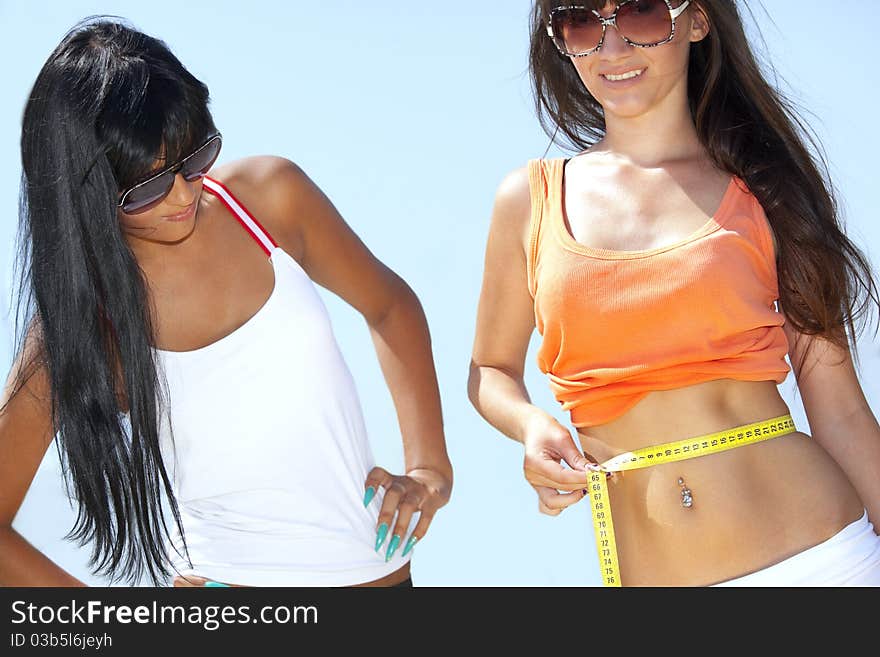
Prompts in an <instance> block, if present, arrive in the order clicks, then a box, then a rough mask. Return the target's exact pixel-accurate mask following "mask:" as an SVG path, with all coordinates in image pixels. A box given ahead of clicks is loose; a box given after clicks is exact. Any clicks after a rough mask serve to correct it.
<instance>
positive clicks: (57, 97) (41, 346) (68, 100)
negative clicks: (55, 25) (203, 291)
mask: <svg viewBox="0 0 880 657" xmlns="http://www.w3.org/2000/svg"><path fill="white" fill-rule="evenodd" d="M213 132H215V127H214V122H213V119H212V117H211V114H210V112H209V110H208V88H207V87H206V86H205V85H204V84H203V83H202V82H200V81H199V80H197V79H196V78H195V77H193V76H192V75H191V74H190V73H189V72H188V71H187V70H186V69H185V68H184V66H183V65H182V64H181V63H180V62H179V61H178V60H177V58H176V57H175V56H174V55H173V54H172V53H171V51H170V50H169V49H168V47H167V46H166V45H165V44H164V43H163V42H162V41H159V40H158V39H155V38H153V37H150V36H147V35H146V34H143V33H141V32H139V31H137V30H135V29H133V28H131V27H130V26H128V25H126V24H125V22H124V21H123V20H120V19H116V18H114V17H92V18H89V19H86V20H84V21H82V22H80V23H78V24H77V25H75V26H74V27H73V29H72V30H71V31H70V32H68V33H67V35H66V36H65V37H64V38H63V40H62V41H61V43H60V44H59V45H58V47H57V48H56V49H55V51H54V52H53V53H52V54H51V55H50V56H49V59H48V60H47V61H46V63H45V65H44V66H43V68H42V70H41V71H40V73H39V75H38V77H37V80H36V82H35V84H34V87H33V89H32V91H31V94H30V97H29V98H28V101H27V104H26V106H25V110H24V118H23V125H22V133H21V155H22V166H23V174H22V182H21V196H20V211H19V215H20V226H19V258H18V267H19V268H20V279H19V280H20V283H19V295H18V308H17V312H16V325H17V328H18V331H17V338H16V342H17V345H18V346H17V349H16V350H17V351H21V349H22V346H23V345H24V344H25V342H26V341H27V340H28V339H30V337H34V339H36V340H38V348H37V349H35V350H34V354H35V356H34V357H33V358H32V359H30V362H28V363H26V364H25V366H24V367H22V368H21V369H20V371H19V374H18V376H17V381H18V383H17V386H20V385H22V384H23V383H24V382H25V380H26V379H27V378H28V377H29V376H30V375H32V374H33V372H34V371H35V370H36V369H37V368H38V367H44V368H45V370H46V371H47V373H48V378H49V381H50V383H51V408H52V422H53V429H54V431H55V434H56V438H57V442H56V445H57V448H58V453H59V456H60V458H61V462H62V468H63V472H64V477H65V482H66V483H67V485H68V489H69V491H70V494H71V496H72V497H74V498H75V499H76V501H77V503H78V513H77V518H76V523H75V525H74V527H73V528H72V529H71V530H70V532H69V533H68V535H67V538H70V539H74V540H77V541H79V543H80V545H86V544H88V543H91V544H92V553H91V560H90V563H89V565H90V566H91V567H92V569H93V571H94V572H95V573H96V574H101V575H104V576H106V577H108V578H110V579H111V580H120V579H125V580H127V581H129V582H130V583H136V582H138V581H140V580H142V578H144V577H145V576H146V577H149V579H150V580H152V582H153V583H154V584H159V583H161V582H162V581H163V580H164V579H166V578H167V577H168V576H169V574H170V563H171V560H170V558H169V557H170V552H169V546H170V544H171V541H170V540H168V539H169V527H168V523H167V522H166V518H167V512H166V511H165V510H163V501H166V502H168V504H169V507H170V511H171V514H172V515H173V518H174V522H175V523H176V525H177V529H178V530H179V532H180V535H181V536H183V528H182V526H181V522H180V513H179V510H178V506H177V502H176V500H175V498H174V495H173V492H172V485H171V482H170V479H169V475H168V473H167V472H166V469H165V467H164V465H163V460H162V456H161V453H160V443H159V430H158V424H159V422H160V421H161V420H162V413H163V412H164V408H165V401H164V400H163V394H162V393H164V392H165V384H164V377H162V376H161V373H160V372H159V371H158V370H157V368H156V362H155V360H154V354H153V352H152V347H153V346H154V345H155V340H154V330H153V323H152V310H151V302H150V295H149V287H148V283H147V280H146V278H145V276H144V274H143V271H142V270H141V268H140V267H139V266H138V263H137V261H136V259H135V257H134V255H133V253H132V251H131V249H130V248H129V246H128V244H127V242H126V241H125V239H124V238H123V233H122V230H121V227H120V225H119V221H118V218H117V209H116V204H117V199H118V194H119V190H120V189H122V188H124V187H126V186H128V185H131V184H133V183H135V182H136V181H137V180H138V179H139V178H141V177H143V176H144V175H145V174H147V173H148V172H150V170H151V169H152V168H153V166H154V163H155V161H156V160H157V158H158V157H159V156H160V155H161V156H164V158H165V159H166V161H175V160H176V159H179V158H180V157H182V156H183V155H184V154H186V153H187V152H189V151H191V150H193V149H194V148H195V147H196V146H197V145H198V144H199V143H200V142H201V141H203V140H204V139H205V138H207V136H209V135H210V134H211V133H213ZM22 318H23V321H22ZM183 550H184V551H185V550H186V544H185V540H184V542H183Z"/></svg>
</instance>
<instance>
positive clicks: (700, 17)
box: [690, 3, 709, 42]
mask: <svg viewBox="0 0 880 657" xmlns="http://www.w3.org/2000/svg"><path fill="white" fill-rule="evenodd" d="M693 8H694V10H693V12H691V32H690V41H692V42H696V41H702V40H703V39H705V38H706V37H707V36H708V35H709V18H708V16H706V12H705V11H704V10H703V8H702V7H701V6H700V5H698V4H697V3H694V5H693Z"/></svg>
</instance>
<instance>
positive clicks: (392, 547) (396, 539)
mask: <svg viewBox="0 0 880 657" xmlns="http://www.w3.org/2000/svg"><path fill="white" fill-rule="evenodd" d="M399 545H400V536H399V535H398V534H395V535H394V536H392V537H391V542H390V543H389V544H388V551H387V552H386V553H385V561H391V557H393V556H394V553H395V552H397V546H399Z"/></svg>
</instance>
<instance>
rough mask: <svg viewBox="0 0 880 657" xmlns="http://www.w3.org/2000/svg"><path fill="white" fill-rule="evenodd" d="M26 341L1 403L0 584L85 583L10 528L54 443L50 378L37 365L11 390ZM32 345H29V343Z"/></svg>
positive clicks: (27, 353) (25, 354) (27, 351)
mask: <svg viewBox="0 0 880 657" xmlns="http://www.w3.org/2000/svg"><path fill="white" fill-rule="evenodd" d="M33 342H34V341H33V340H32V339H31V340H27V341H26V343H25V348H24V349H23V350H22V354H21V355H20V356H19V357H18V358H17V359H16V361H15V362H14V363H13V365H12V368H11V370H10V374H9V377H8V380H7V382H6V387H5V389H4V391H3V398H2V401H0V586H85V584H83V583H82V582H81V581H79V580H78V579H76V578H75V577H73V576H72V575H70V574H69V573H67V572H65V571H64V570H63V569H62V568H60V567H59V566H57V565H56V564H55V563H53V562H52V561H51V560H50V559H49V558H48V557H47V556H46V555H44V554H43V553H42V552H40V551H39V550H37V549H36V548H35V547H34V546H32V545H31V544H30V543H28V542H27V540H25V538H24V537H23V536H22V535H21V534H19V533H18V532H17V531H15V530H14V529H13V528H12V521H13V520H14V519H15V515H16V513H18V509H19V507H20V506H21V502H22V500H23V499H24V496H25V493H26V492H27V490H28V488H29V487H30V485H31V481H32V480H33V478H34V474H35V473H36V471H37V468H38V467H39V465H40V461H41V460H42V459H43V456H44V454H45V453H46V449H47V448H48V446H49V444H50V443H51V442H52V430H51V415H50V401H49V400H50V397H49V390H50V388H49V380H48V376H47V373H46V370H45V368H43V367H40V368H39V369H37V370H36V371H35V372H34V373H33V374H32V375H31V376H30V377H29V378H28V379H27V382H26V383H25V384H24V385H22V386H21V387H20V389H19V390H18V391H17V392H16V393H15V394H13V386H14V381H15V378H16V374H17V372H18V370H19V368H20V367H21V366H22V363H25V362H28V360H29V359H30V357H31V355H32V353H33V351H32V345H33ZM29 345H31V346H29Z"/></svg>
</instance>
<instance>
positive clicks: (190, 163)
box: [180, 137, 221, 182]
mask: <svg viewBox="0 0 880 657" xmlns="http://www.w3.org/2000/svg"><path fill="white" fill-rule="evenodd" d="M220 145H221V141H220V138H219V137H215V138H214V139H212V140H211V141H209V142H208V143H207V144H205V145H204V146H202V147H201V148H200V149H199V150H197V151H196V152H195V153H193V154H192V156H190V158H189V159H188V160H187V161H186V162H184V163H183V167H182V168H181V170H180V173H181V175H183V177H184V179H185V180H187V181H188V182H192V181H193V180H198V179H199V178H202V177H204V176H205V175H206V174H207V173H208V171H210V170H211V167H212V166H213V165H214V162H215V161H216V160H217V156H218V155H220Z"/></svg>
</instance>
